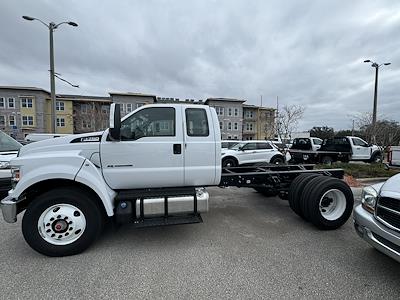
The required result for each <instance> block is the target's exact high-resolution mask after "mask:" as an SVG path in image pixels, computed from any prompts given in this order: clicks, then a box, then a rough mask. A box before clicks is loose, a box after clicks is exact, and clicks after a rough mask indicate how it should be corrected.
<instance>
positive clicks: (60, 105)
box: [56, 101, 65, 111]
mask: <svg viewBox="0 0 400 300" xmlns="http://www.w3.org/2000/svg"><path fill="white" fill-rule="evenodd" d="M56 110H58V111H63V110H65V104H64V102H62V101H56Z"/></svg>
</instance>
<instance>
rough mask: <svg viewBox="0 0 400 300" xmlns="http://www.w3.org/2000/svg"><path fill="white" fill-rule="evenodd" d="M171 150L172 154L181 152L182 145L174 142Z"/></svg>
mask: <svg viewBox="0 0 400 300" xmlns="http://www.w3.org/2000/svg"><path fill="white" fill-rule="evenodd" d="M173 150H174V154H182V145H181V144H174V146H173Z"/></svg>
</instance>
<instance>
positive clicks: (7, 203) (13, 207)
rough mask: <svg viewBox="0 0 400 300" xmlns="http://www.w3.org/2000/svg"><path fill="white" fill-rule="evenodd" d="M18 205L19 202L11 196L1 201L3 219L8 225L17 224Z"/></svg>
mask: <svg viewBox="0 0 400 300" xmlns="http://www.w3.org/2000/svg"><path fill="white" fill-rule="evenodd" d="M17 204H18V202H17V201H16V200H15V199H14V198H13V197H11V196H7V197H5V198H4V199H3V200H1V201H0V208H1V211H2V213H3V218H4V221H6V222H7V223H15V222H17Z"/></svg>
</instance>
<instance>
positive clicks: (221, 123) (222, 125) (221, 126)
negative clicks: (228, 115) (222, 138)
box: [219, 122, 224, 130]
mask: <svg viewBox="0 0 400 300" xmlns="http://www.w3.org/2000/svg"><path fill="white" fill-rule="evenodd" d="M223 127H224V122H219V129H220V130H222V128H223Z"/></svg>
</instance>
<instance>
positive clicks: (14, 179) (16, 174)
mask: <svg viewBox="0 0 400 300" xmlns="http://www.w3.org/2000/svg"><path fill="white" fill-rule="evenodd" d="M20 178H21V176H20V170H19V168H15V167H12V168H11V187H12V188H13V189H14V188H15V186H16V185H17V183H18V181H19V180H20Z"/></svg>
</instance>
